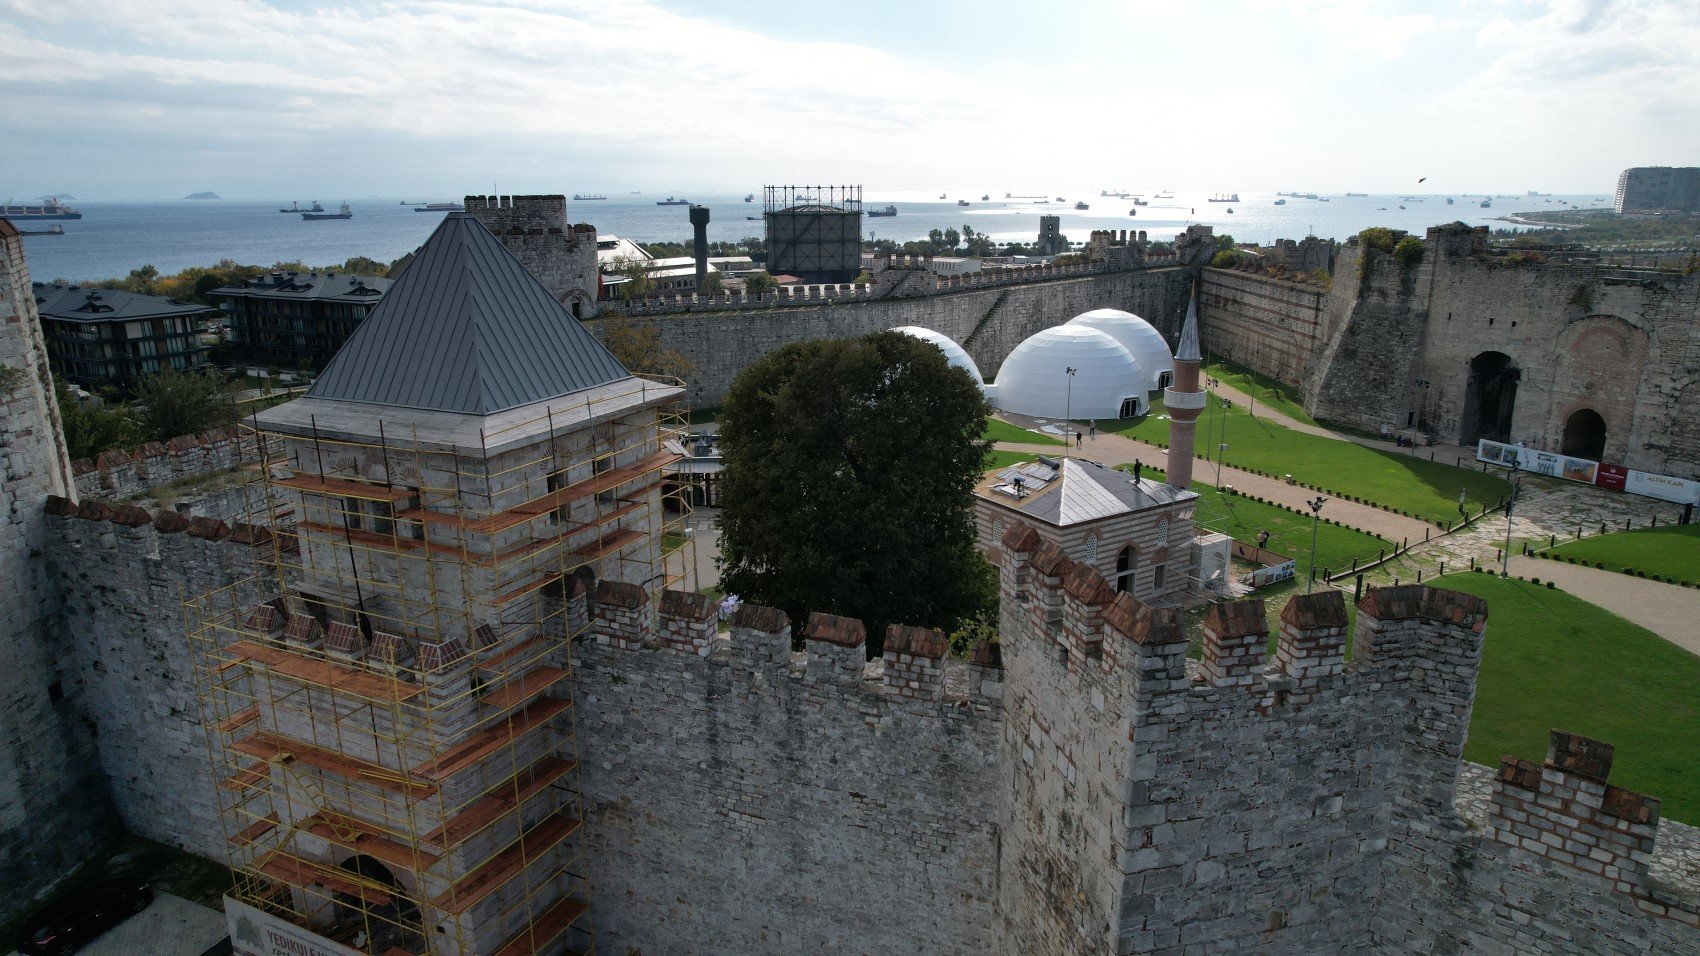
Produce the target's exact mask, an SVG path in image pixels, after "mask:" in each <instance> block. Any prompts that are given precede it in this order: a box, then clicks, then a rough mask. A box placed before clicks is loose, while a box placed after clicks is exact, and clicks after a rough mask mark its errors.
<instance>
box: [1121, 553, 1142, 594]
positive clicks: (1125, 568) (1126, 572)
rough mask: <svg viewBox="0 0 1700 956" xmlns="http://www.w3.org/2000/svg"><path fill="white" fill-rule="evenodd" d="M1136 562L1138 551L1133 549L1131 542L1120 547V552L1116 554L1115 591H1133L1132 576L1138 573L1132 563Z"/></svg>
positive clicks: (1137, 561) (1137, 560)
mask: <svg viewBox="0 0 1700 956" xmlns="http://www.w3.org/2000/svg"><path fill="white" fill-rule="evenodd" d="M1138 563H1139V552H1137V551H1135V550H1134V547H1133V545H1131V544H1130V545H1128V546H1127V547H1125V548H1123V549H1121V552H1120V553H1119V554H1117V555H1116V591H1117V592H1125V593H1131V592H1132V591H1133V577H1134V575H1135V574H1138V573H1139V572H1138V571H1137V570H1136V569H1135V567H1134V565H1136V564H1138Z"/></svg>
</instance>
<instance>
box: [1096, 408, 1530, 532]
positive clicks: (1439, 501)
mask: <svg viewBox="0 0 1700 956" xmlns="http://www.w3.org/2000/svg"><path fill="white" fill-rule="evenodd" d="M1162 415H1163V406H1162V405H1161V404H1160V403H1153V405H1152V408H1151V412H1150V414H1147V415H1146V416H1145V417H1144V418H1140V419H1136V420H1133V421H1131V422H1129V421H1109V420H1106V421H1101V422H1099V423H1098V427H1099V428H1100V429H1105V430H1113V431H1115V432H1117V433H1119V434H1122V435H1126V436H1128V437H1130V438H1136V439H1139V440H1140V441H1145V442H1153V443H1158V442H1162V443H1166V442H1167V441H1168V440H1169V422H1168V419H1167V418H1164V417H1161V416H1162ZM1223 416H1224V412H1223V410H1222V407H1221V405H1220V403H1218V401H1217V400H1216V397H1215V396H1214V395H1212V396H1211V397H1210V408H1209V409H1208V410H1207V411H1206V412H1205V414H1204V416H1203V417H1201V418H1200V419H1199V421H1198V449H1199V450H1200V451H1201V452H1202V451H1205V450H1209V451H1211V452H1214V450H1215V446H1216V444H1217V443H1218V442H1224V441H1225V442H1226V443H1227V445H1228V449H1227V453H1226V455H1225V456H1224V461H1225V462H1226V463H1227V464H1228V465H1231V466H1232V465H1237V466H1240V467H1242V468H1249V469H1255V470H1257V471H1262V472H1265V473H1268V474H1272V475H1292V476H1293V477H1294V478H1295V479H1297V480H1299V481H1302V482H1305V483H1307V484H1311V485H1315V486H1317V487H1320V488H1324V489H1327V490H1328V491H1331V492H1333V493H1335V494H1349V495H1356V496H1358V497H1360V498H1364V499H1366V500H1368V501H1369V502H1371V503H1374V504H1380V505H1387V506H1389V507H1392V508H1394V509H1397V510H1400V511H1407V512H1410V513H1411V514H1412V515H1414V516H1416V517H1418V518H1424V519H1427V520H1429V521H1449V520H1453V519H1456V518H1457V517H1458V490H1459V489H1460V488H1463V489H1464V490H1465V497H1466V498H1467V499H1468V500H1469V501H1470V502H1471V503H1472V507H1471V509H1470V510H1471V511H1472V512H1474V511H1475V510H1477V507H1479V505H1481V504H1483V503H1485V504H1488V505H1490V506H1491V505H1495V504H1498V502H1499V500H1500V497H1501V496H1502V495H1504V494H1506V493H1507V492H1508V491H1509V490H1510V488H1511V486H1510V485H1509V484H1508V483H1507V482H1506V481H1505V479H1503V478H1501V477H1499V476H1498V475H1496V474H1483V473H1482V472H1479V471H1470V470H1468V469H1465V468H1458V467H1455V466H1453V465H1445V464H1441V463H1440V462H1432V461H1425V460H1422V459H1419V458H1414V457H1410V456H1406V455H1396V454H1393V453H1392V452H1386V451H1379V450H1377V449H1374V448H1366V447H1364V446H1363V445H1359V444H1355V443H1353V442H1348V441H1340V440H1337V439H1332V438H1324V437H1322V436H1321V435H1311V434H1307V433H1305V432H1297V431H1294V430H1292V429H1290V428H1286V427H1283V426H1281V425H1277V424H1275V423H1274V422H1271V421H1268V420H1267V419H1263V418H1253V417H1251V416H1250V415H1248V414H1246V412H1245V410H1244V409H1243V408H1238V407H1236V408H1234V409H1233V410H1231V411H1228V412H1226V414H1225V417H1223ZM1199 467H1200V469H1203V468H1205V467H1206V466H1204V465H1202V464H1201V465H1200V466H1199ZM1325 493H1327V492H1325Z"/></svg>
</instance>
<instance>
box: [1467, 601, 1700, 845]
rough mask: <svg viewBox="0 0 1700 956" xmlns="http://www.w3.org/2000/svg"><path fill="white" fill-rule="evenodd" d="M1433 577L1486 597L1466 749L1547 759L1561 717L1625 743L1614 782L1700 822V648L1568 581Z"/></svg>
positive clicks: (1670, 813) (1675, 815) (1487, 760)
mask: <svg viewBox="0 0 1700 956" xmlns="http://www.w3.org/2000/svg"><path fill="white" fill-rule="evenodd" d="M1434 583H1435V584H1436V586H1438V587H1446V588H1452V589H1454V590H1457V591H1464V592H1467V593H1470V594H1475V595H1479V596H1481V597H1483V598H1486V599H1487V601H1488V625H1487V642H1486V646H1485V647H1484V649H1483V652H1482V669H1481V679H1480V681H1479V683H1478V686H1477V690H1476V708H1475V713H1474V716H1473V718H1472V719H1471V721H1470V740H1469V743H1468V745H1467V746H1466V747H1465V750H1464V756H1465V757H1466V758H1468V759H1470V760H1474V761H1475V762H1477V763H1481V764H1486V765H1488V766H1490V767H1498V766H1499V760H1500V757H1502V756H1503V755H1505V754H1515V755H1517V756H1519V757H1523V758H1526V759H1529V760H1534V761H1537V762H1539V761H1541V760H1544V759H1545V758H1546V750H1547V732H1548V731H1549V730H1551V729H1552V728H1554V727H1557V728H1560V729H1562V730H1569V731H1573V732H1575V733H1579V734H1586V735H1588V736H1590V737H1594V738H1597V739H1599V740H1604V741H1606V742H1607V743H1610V744H1612V745H1613V746H1615V747H1616V748H1617V760H1616V763H1615V764H1614V765H1613V767H1612V772H1611V782H1612V783H1615V784H1617V785H1618V786H1621V787H1627V788H1628V789H1630V790H1636V791H1639V792H1642V793H1647V794H1651V795H1653V796H1655V797H1658V798H1659V799H1660V800H1662V801H1664V805H1663V809H1662V814H1663V815H1664V816H1666V817H1670V818H1672V819H1675V820H1681V821H1682V822H1684V823H1689V824H1700V774H1696V773H1695V772H1694V754H1696V753H1700V695H1697V694H1695V692H1694V688H1696V687H1700V657H1696V656H1694V655H1693V654H1690V653H1688V652H1687V651H1685V650H1683V649H1682V648H1680V647H1677V646H1676V645H1674V644H1672V643H1670V642H1669V641H1666V640H1664V639H1662V638H1660V637H1659V636H1657V635H1656V634H1654V633H1652V632H1651V631H1648V630H1647V629H1646V628H1643V627H1640V626H1639V625H1636V624H1632V623H1630V622H1628V621H1625V620H1624V619H1623V618H1620V617H1618V616H1617V615H1615V614H1612V613H1611V612H1609V611H1606V610H1604V609H1603V608H1599V607H1596V606H1594V605H1592V604H1589V603H1587V602H1586V601H1583V600H1581V599H1579V598H1575V597H1572V596H1571V595H1569V594H1566V593H1564V592H1563V591H1555V590H1550V589H1548V588H1546V587H1543V586H1538V585H1534V584H1529V583H1528V582H1525V581H1517V580H1511V581H1502V580H1500V579H1499V578H1497V577H1493V576H1490V575H1487V574H1470V573H1464V574H1448V575H1446V576H1444V577H1441V578H1437V579H1435V581H1434Z"/></svg>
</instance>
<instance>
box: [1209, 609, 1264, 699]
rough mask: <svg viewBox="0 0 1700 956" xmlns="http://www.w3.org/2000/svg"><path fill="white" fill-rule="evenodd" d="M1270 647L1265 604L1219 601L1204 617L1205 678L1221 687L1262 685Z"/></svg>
mask: <svg viewBox="0 0 1700 956" xmlns="http://www.w3.org/2000/svg"><path fill="white" fill-rule="evenodd" d="M1268 644H1269V625H1268V624H1266V623H1265V619H1264V614H1263V601H1262V600H1261V599H1259V598H1251V599H1248V600H1243V601H1218V602H1217V603H1215V604H1212V605H1211V606H1210V611H1209V612H1208V613H1207V614H1206V615H1205V617H1204V645H1203V656H1202V658H1201V659H1200V660H1201V665H1202V669H1203V672H1204V678H1205V680H1206V681H1208V682H1209V683H1211V684H1213V685H1215V686H1218V687H1228V686H1234V687H1251V686H1252V685H1254V684H1257V683H1259V682H1260V678H1261V677H1262V673H1263V665H1264V658H1265V656H1266V654H1267V649H1268Z"/></svg>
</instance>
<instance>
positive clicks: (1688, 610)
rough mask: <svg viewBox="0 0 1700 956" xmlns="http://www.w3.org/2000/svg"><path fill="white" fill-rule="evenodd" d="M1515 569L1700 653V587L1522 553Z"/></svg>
mask: <svg viewBox="0 0 1700 956" xmlns="http://www.w3.org/2000/svg"><path fill="white" fill-rule="evenodd" d="M1511 573H1512V574H1515V575H1517V576H1518V577H1523V578H1540V579H1541V580H1542V581H1552V582H1554V583H1556V584H1557V585H1558V587H1559V590H1561V591H1567V592H1569V593H1571V594H1574V595H1575V596H1577V597H1579V598H1581V599H1582V600H1584V601H1587V602H1588V603H1590V604H1597V605H1599V606H1600V607H1603V608H1605V609H1606V610H1608V611H1610V612H1612V613H1613V614H1616V615H1617V616H1618V617H1621V618H1625V619H1627V620H1630V621H1634V622H1635V623H1636V624H1639V625H1641V626H1642V627H1644V628H1646V629H1647V630H1649V631H1652V632H1653V633H1654V634H1657V635H1659V636H1660V637H1663V638H1664V639H1665V640H1667V641H1670V642H1671V643H1672V644H1675V645H1676V646H1678V647H1681V648H1685V649H1687V650H1689V651H1692V652H1693V653H1695V654H1697V655H1700V591H1696V590H1694V589H1693V588H1685V587H1679V586H1677V585H1675V584H1665V583H1663V582H1662V581H1647V580H1644V579H1642V578H1632V577H1630V576H1629V575H1627V574H1619V573H1617V572H1616V571H1602V570H1600V569H1599V568H1584V567H1581V566H1580V565H1575V564H1565V563H1564V562H1563V561H1546V560H1542V559H1540V558H1525V557H1522V556H1521V555H1516V556H1513V557H1512V559H1511Z"/></svg>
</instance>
